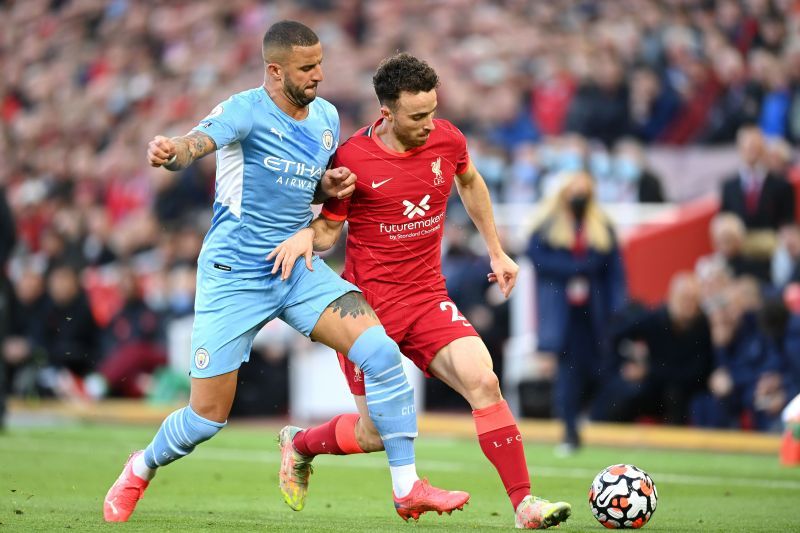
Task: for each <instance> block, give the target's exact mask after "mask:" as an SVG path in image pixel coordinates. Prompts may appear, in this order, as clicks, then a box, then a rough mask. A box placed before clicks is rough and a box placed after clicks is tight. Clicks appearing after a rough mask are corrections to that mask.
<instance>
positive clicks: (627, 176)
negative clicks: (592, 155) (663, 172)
mask: <svg viewBox="0 0 800 533" xmlns="http://www.w3.org/2000/svg"><path fill="white" fill-rule="evenodd" d="M612 172H613V176H614V178H615V180H616V181H617V183H618V184H619V198H618V200H617V201H627V202H634V203H635V202H639V203H656V202H664V201H665V199H664V191H663V190H662V187H661V179H660V178H659V177H658V176H656V175H655V173H654V172H653V171H652V170H651V169H650V168H648V166H647V161H646V159H645V153H644V148H643V147H642V145H641V144H639V143H638V142H637V141H635V140H633V139H631V138H625V139H621V140H620V141H619V142H618V143H617V145H616V147H615V148H614V165H613V171H612Z"/></svg>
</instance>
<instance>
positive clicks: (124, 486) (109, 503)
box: [103, 450, 150, 522]
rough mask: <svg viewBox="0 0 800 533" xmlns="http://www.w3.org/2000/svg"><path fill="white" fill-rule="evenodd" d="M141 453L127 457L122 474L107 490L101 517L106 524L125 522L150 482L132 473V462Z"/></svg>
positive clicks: (140, 451)
mask: <svg viewBox="0 0 800 533" xmlns="http://www.w3.org/2000/svg"><path fill="white" fill-rule="evenodd" d="M142 453H143V452H142V450H139V451H138V452H133V453H132V454H131V455H130V456H129V457H128V460H127V461H126V462H125V467H124V468H123V469H122V473H121V474H120V475H119V477H118V478H117V480H116V481H115V482H114V484H113V485H111V488H110V489H108V494H106V499H105V501H104V502H103V517H104V518H105V519H106V522H127V521H128V518H129V517H130V516H131V513H133V510H134V509H135V508H136V502H138V501H139V500H141V499H142V496H144V489H146V488H147V486H148V485H149V484H150V482H149V481H145V480H144V479H142V478H140V477H139V476H137V475H136V474H134V473H133V460H134V459H135V458H136V457H138V456H139V455H141V454H142Z"/></svg>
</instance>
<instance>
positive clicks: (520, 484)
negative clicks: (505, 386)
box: [472, 400, 531, 511]
mask: <svg viewBox="0 0 800 533" xmlns="http://www.w3.org/2000/svg"><path fill="white" fill-rule="evenodd" d="M472 417H473V418H474V419H475V431H476V433H477V434H478V442H480V445H481V450H483V454H484V455H485V456H486V458H487V459H489V461H490V462H491V463H492V464H493V465H494V467H495V468H496V469H497V473H498V474H500V479H501V480H502V481H503V486H504V487H505V488H506V492H507V493H508V498H509V499H510V500H511V505H513V506H514V510H515V511H516V509H517V506H518V505H519V503H520V502H521V501H522V500H523V499H524V498H525V496H528V495H529V494H530V493H531V481H530V477H529V476H528V465H527V464H526V463H525V450H524V449H523V447H522V435H521V434H520V432H519V428H517V423H516V422H515V421H514V415H512V414H511V410H510V409H509V408H508V404H507V403H506V402H505V400H502V401H500V402H498V403H496V404H494V405H490V406H489V407H484V408H483V409H477V410H475V411H472Z"/></svg>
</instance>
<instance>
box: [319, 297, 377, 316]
mask: <svg viewBox="0 0 800 533" xmlns="http://www.w3.org/2000/svg"><path fill="white" fill-rule="evenodd" d="M328 307H329V308H330V309H333V312H334V313H340V314H341V315H342V318H345V317H347V316H351V317H353V318H357V317H359V316H362V315H366V316H372V317H375V318H378V316H377V315H376V314H375V311H373V310H372V307H370V306H369V304H368V303H367V301H366V300H365V299H364V297H363V296H362V295H361V293H358V292H348V293H347V294H345V295H344V296H340V297H339V298H337V299H336V300H334V301H333V302H331V304H330V305H329V306H328Z"/></svg>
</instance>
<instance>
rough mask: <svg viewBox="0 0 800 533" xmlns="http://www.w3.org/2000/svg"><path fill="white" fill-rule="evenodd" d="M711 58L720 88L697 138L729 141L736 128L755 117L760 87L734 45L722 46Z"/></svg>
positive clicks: (750, 121) (761, 91) (708, 140)
mask: <svg viewBox="0 0 800 533" xmlns="http://www.w3.org/2000/svg"><path fill="white" fill-rule="evenodd" d="M711 60H712V62H713V68H714V73H715V75H716V77H717V79H719V80H720V82H721V83H722V85H723V90H722V94H721V95H720V97H719V98H718V99H717V100H716V102H714V105H713V106H712V108H711V110H710V111H709V115H708V122H707V124H706V126H705V128H704V131H703V133H702V134H701V135H700V139H699V140H700V141H701V142H704V143H709V144H717V143H731V142H733V141H734V140H735V139H736V132H737V131H738V130H739V128H741V127H742V126H744V125H745V124H748V123H753V122H755V121H756V120H757V119H758V112H759V110H760V109H761V100H762V98H763V95H762V93H763V87H761V86H760V85H759V84H758V83H756V82H754V81H752V80H751V79H749V78H748V76H747V70H746V66H745V64H744V60H743V59H742V56H741V54H740V53H739V51H738V50H735V49H734V48H733V47H730V46H727V47H725V48H724V49H723V50H721V51H720V52H719V53H718V54H716V55H715V56H714V57H712V58H711Z"/></svg>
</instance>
